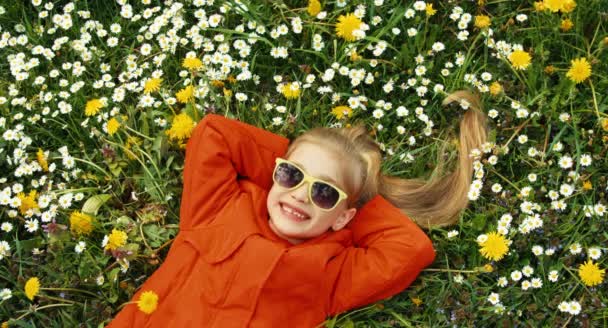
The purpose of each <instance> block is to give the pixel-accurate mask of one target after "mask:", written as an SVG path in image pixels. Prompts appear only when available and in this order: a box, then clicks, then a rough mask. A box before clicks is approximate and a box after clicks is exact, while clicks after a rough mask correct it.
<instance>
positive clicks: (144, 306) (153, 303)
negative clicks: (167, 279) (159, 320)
mask: <svg viewBox="0 0 608 328" xmlns="http://www.w3.org/2000/svg"><path fill="white" fill-rule="evenodd" d="M157 305H158V295H157V294H156V293H155V292H153V291H151V290H147V291H145V292H143V293H141V295H139V300H138V301H137V307H138V308H139V310H140V311H141V312H143V313H145V314H150V313H152V312H154V311H155V310H156V307H157Z"/></svg>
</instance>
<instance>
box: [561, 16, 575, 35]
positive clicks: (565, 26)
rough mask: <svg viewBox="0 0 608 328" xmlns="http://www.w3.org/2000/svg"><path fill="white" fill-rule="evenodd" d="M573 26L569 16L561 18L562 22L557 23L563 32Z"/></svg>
mask: <svg viewBox="0 0 608 328" xmlns="http://www.w3.org/2000/svg"><path fill="white" fill-rule="evenodd" d="M573 26H574V24H573V23H572V21H571V20H570V18H566V19H562V22H561V23H560V24H559V28H560V29H561V30H562V31H564V32H568V31H570V29H571V28H572V27H573Z"/></svg>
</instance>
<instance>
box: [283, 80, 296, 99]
mask: <svg viewBox="0 0 608 328" xmlns="http://www.w3.org/2000/svg"><path fill="white" fill-rule="evenodd" d="M280 89H281V93H282V94H283V96H285V98H287V99H297V98H298V97H299V96H300V85H299V84H298V83H285V84H283V85H282V86H281V87H280Z"/></svg>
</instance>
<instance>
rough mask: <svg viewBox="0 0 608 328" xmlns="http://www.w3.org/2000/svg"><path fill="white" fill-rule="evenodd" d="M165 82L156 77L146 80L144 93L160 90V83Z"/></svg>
mask: <svg viewBox="0 0 608 328" xmlns="http://www.w3.org/2000/svg"><path fill="white" fill-rule="evenodd" d="M161 83H163V79H161V78H158V77H155V78H151V79H149V80H148V81H146V84H145V85H144V93H146V94H148V93H152V92H156V91H158V90H160V84H161Z"/></svg>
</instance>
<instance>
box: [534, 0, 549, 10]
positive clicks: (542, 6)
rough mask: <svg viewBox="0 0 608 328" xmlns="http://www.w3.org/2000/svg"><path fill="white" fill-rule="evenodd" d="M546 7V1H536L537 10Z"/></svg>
mask: <svg viewBox="0 0 608 328" xmlns="http://www.w3.org/2000/svg"><path fill="white" fill-rule="evenodd" d="M545 9H547V8H545V3H544V2H543V1H535V2H534V10H535V11H543V10H545Z"/></svg>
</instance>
